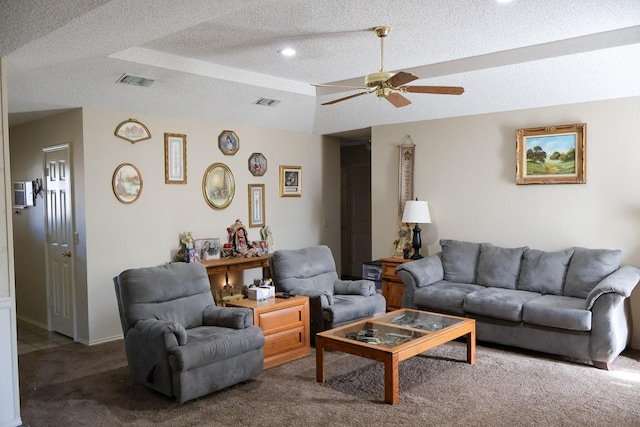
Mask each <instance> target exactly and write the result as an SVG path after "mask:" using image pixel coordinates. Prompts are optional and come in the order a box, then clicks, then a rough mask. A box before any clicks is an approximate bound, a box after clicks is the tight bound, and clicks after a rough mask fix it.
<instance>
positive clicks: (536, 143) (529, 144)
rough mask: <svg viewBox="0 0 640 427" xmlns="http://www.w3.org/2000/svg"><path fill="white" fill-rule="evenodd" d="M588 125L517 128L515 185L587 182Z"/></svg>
mask: <svg viewBox="0 0 640 427" xmlns="http://www.w3.org/2000/svg"><path fill="white" fill-rule="evenodd" d="M586 133H587V124H586V123H575V124H570V125H559V126H545V127H538V128H527V129H518V130H517V131H516V184H519V185H521V184H584V183H586V182H587V176H586V171H585V165H586Z"/></svg>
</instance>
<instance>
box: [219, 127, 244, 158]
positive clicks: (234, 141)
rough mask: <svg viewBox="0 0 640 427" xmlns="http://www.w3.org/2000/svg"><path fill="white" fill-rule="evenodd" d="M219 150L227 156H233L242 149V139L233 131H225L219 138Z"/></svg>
mask: <svg viewBox="0 0 640 427" xmlns="http://www.w3.org/2000/svg"><path fill="white" fill-rule="evenodd" d="M218 148H219V149H220V151H222V154H224V155H225V156H233V155H234V154H236V152H237V151H238V149H239V148H240V139H238V135H236V133H235V132H234V131H232V130H223V131H222V133H221V134H220V135H219V136H218Z"/></svg>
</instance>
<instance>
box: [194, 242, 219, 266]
mask: <svg viewBox="0 0 640 427" xmlns="http://www.w3.org/2000/svg"><path fill="white" fill-rule="evenodd" d="M193 246H194V248H195V252H196V256H197V257H198V258H199V259H200V260H202V261H208V260H210V259H219V258H220V250H221V249H222V246H221V245H220V239H219V238H217V237H215V238H208V239H197V240H195V241H194V242H193Z"/></svg>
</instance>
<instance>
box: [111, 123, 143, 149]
mask: <svg viewBox="0 0 640 427" xmlns="http://www.w3.org/2000/svg"><path fill="white" fill-rule="evenodd" d="M113 134H114V135H115V136H117V137H118V138H122V139H124V140H125V141H129V142H130V143H132V144H135V143H136V142H140V141H144V140H145V139H150V138H151V132H149V129H148V128H147V127H146V126H145V125H144V124H143V123H141V122H139V121H137V120H136V119H128V120H125V121H124V122H121V123H120V124H119V125H118V126H116V130H115V131H114V132H113Z"/></svg>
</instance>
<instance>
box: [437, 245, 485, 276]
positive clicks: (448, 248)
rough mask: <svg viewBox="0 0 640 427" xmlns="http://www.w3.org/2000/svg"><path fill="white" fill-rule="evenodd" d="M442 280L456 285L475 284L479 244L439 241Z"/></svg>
mask: <svg viewBox="0 0 640 427" xmlns="http://www.w3.org/2000/svg"><path fill="white" fill-rule="evenodd" d="M440 246H441V247H442V267H443V269H444V280H447V281H449V282H457V283H476V278H477V275H476V271H477V268H478V257H479V256H480V243H471V242H461V241H458V240H447V239H442V240H440Z"/></svg>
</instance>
